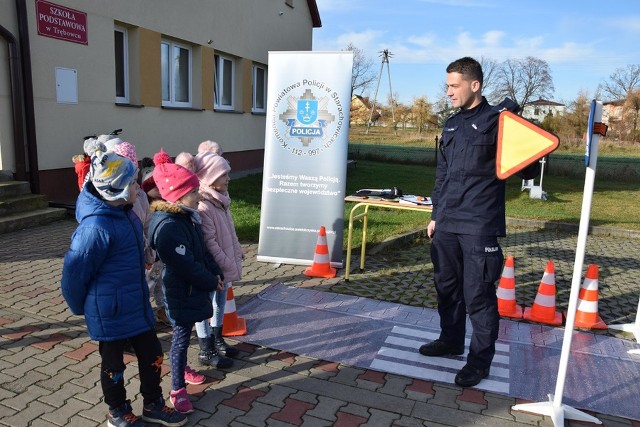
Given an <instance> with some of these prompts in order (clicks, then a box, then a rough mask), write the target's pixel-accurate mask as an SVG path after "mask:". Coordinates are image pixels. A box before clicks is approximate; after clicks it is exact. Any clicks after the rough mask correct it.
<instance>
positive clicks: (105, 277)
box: [62, 183, 155, 341]
mask: <svg viewBox="0 0 640 427" xmlns="http://www.w3.org/2000/svg"><path fill="white" fill-rule="evenodd" d="M76 219H77V220H78V222H79V223H80V225H78V228H77V229H76V230H75V232H74V233H73V236H72V237H71V247H70V248H69V251H68V252H67V253H66V255H65V257H64V264H63V267H62V296H63V297H64V299H65V300H66V301H67V304H68V305H69V308H70V309H71V312H72V313H73V314H84V317H85V321H86V322H87V329H88V330H89V335H90V336H91V338H92V339H94V340H96V341H114V340H119V339H124V338H130V337H133V336H136V335H139V334H141V333H143V332H146V331H149V330H151V329H153V328H155V319H154V316H153V311H152V309H151V304H150V303H149V287H148V286H147V282H146V280H145V277H144V272H145V270H144V251H143V235H142V223H141V222H140V220H139V219H138V217H137V216H136V215H135V214H134V213H133V212H132V211H131V206H130V205H129V206H111V205H109V204H107V203H105V202H104V201H103V200H102V199H101V198H100V197H98V196H97V194H96V193H95V189H94V187H93V184H91V183H87V185H85V186H84V188H83V189H82V191H81V192H80V195H79V196H78V200H77V202H76Z"/></svg>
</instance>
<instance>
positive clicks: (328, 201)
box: [257, 51, 353, 267]
mask: <svg viewBox="0 0 640 427" xmlns="http://www.w3.org/2000/svg"><path fill="white" fill-rule="evenodd" d="M352 64H353V53H352V52H348V51H343V52H269V82H268V87H267V121H266V122H267V124H266V132H265V149H264V169H263V171H264V172H263V182H262V206H261V214H260V241H259V244H258V258H257V259H258V261H265V262H274V263H284V264H300V265H311V264H312V263H313V258H314V254H315V250H316V243H318V240H319V239H318V234H319V230H320V227H321V226H324V227H325V229H326V235H327V246H328V250H329V255H330V258H331V261H330V262H331V266H333V267H342V238H343V229H344V197H345V186H346V176H347V146H348V137H349V109H350V105H351V68H352Z"/></svg>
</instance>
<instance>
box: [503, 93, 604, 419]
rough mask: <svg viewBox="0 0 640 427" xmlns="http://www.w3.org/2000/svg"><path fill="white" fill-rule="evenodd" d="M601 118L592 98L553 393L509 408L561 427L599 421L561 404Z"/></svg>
mask: <svg viewBox="0 0 640 427" xmlns="http://www.w3.org/2000/svg"><path fill="white" fill-rule="evenodd" d="M601 117H602V103H601V102H596V100H593V101H592V102H591V111H590V113H589V125H588V128H587V151H586V155H585V163H586V164H587V170H586V175H585V182H584V196H583V199H582V211H581V213H580V227H579V230H578V244H577V247H576V258H575V262H574V266H573V277H572V281H571V293H570V295H569V307H568V310H567V321H566V324H565V329H564V337H563V341H562V351H561V353H560V364H559V367H558V377H557V380H556V388H555V394H549V395H548V397H549V401H548V402H536V403H526V404H522V405H515V406H513V407H512V409H513V410H515V411H526V412H533V413H535V414H540V415H547V416H549V417H551V420H552V421H553V425H554V426H556V427H559V426H564V419H565V418H567V419H570V420H579V421H586V422H591V423H595V424H602V422H601V421H600V420H599V419H598V418H596V417H593V416H591V415H589V414H586V413H584V412H582V411H579V410H577V409H575V408H572V407H571V406H568V405H565V404H563V403H562V395H563V393H564V383H565V379H566V376H567V365H568V363H569V355H570V352H571V340H572V338H573V328H574V325H575V317H576V308H577V305H578V295H579V293H580V286H581V283H580V282H581V280H582V266H583V264H584V253H585V248H586V245H587V234H588V232H589V219H590V217H591V200H592V197H593V186H594V182H595V175H596V165H597V163H598V144H599V141H600V137H599V136H598V135H597V134H594V133H593V124H594V122H599V121H600V119H601Z"/></svg>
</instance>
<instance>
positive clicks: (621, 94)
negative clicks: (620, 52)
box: [598, 64, 640, 101]
mask: <svg viewBox="0 0 640 427" xmlns="http://www.w3.org/2000/svg"><path fill="white" fill-rule="evenodd" d="M636 89H640V65H638V64H633V65H631V64H630V65H627V67H626V68H618V69H616V70H615V71H614V72H613V74H611V75H610V76H609V80H608V81H606V82H604V83H601V84H600V85H599V86H598V92H601V93H602V95H603V96H608V97H610V101H621V100H623V99H625V98H627V96H629V94H631V92H633V91H634V90H636Z"/></svg>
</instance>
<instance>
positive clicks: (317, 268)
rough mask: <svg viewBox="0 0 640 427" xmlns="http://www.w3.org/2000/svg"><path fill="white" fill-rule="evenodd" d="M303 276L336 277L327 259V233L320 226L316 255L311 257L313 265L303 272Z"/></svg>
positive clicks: (334, 270)
mask: <svg viewBox="0 0 640 427" xmlns="http://www.w3.org/2000/svg"><path fill="white" fill-rule="evenodd" d="M304 275H305V276H309V277H324V278H326V279H330V278H332V277H336V269H335V268H331V263H330V258H329V246H327V232H326V230H325V228H324V226H320V232H319V233H318V242H317V243H316V253H315V254H314V255H313V264H311V267H309V268H307V269H306V270H304Z"/></svg>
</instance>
